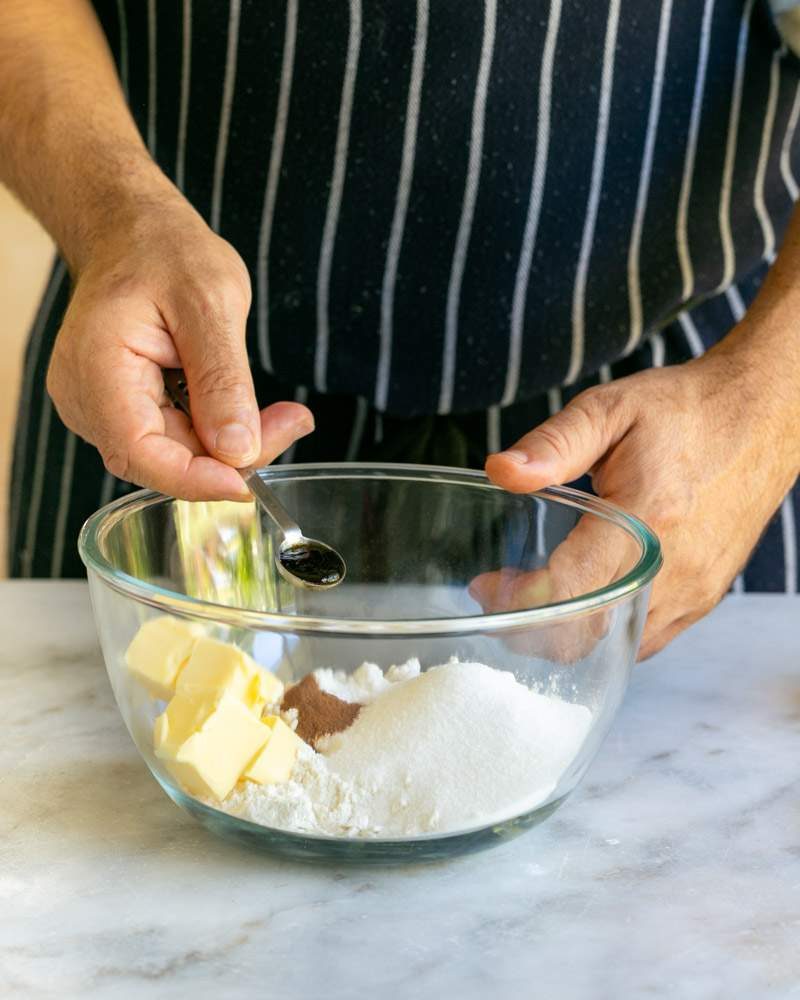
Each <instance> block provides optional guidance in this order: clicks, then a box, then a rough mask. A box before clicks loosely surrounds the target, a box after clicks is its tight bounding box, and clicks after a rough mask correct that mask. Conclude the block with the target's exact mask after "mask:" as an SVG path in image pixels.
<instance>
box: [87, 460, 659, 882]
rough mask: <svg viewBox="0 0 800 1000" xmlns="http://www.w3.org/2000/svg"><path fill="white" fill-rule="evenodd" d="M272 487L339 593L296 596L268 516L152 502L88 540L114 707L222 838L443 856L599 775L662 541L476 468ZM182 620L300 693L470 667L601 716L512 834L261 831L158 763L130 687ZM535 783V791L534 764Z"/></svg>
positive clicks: (569, 498) (347, 469)
mask: <svg viewBox="0 0 800 1000" xmlns="http://www.w3.org/2000/svg"><path fill="white" fill-rule="evenodd" d="M262 475H263V477H264V479H265V480H266V481H267V482H269V484H270V485H271V486H272V488H273V489H274V490H275V492H276V494H277V496H278V498H279V499H280V500H281V502H282V503H283V504H284V505H285V507H286V508H287V509H288V510H289V511H290V512H291V513H292V514H293V515H294V517H295V518H296V519H297V521H298V522H299V524H300V525H301V526H302V528H303V530H304V532H305V533H306V534H307V535H308V536H310V537H315V538H319V539H322V540H324V541H326V542H328V543H330V544H331V545H333V546H335V547H336V548H337V549H338V550H339V551H340V552H341V553H342V555H343V556H344V558H345V560H346V561H347V577H346V579H345V581H344V582H343V583H342V584H341V585H340V586H339V587H337V588H335V589H333V590H330V591H323V592H315V591H307V590H298V589H295V588H293V587H292V586H291V585H290V584H289V583H287V582H286V581H285V580H284V579H283V578H282V577H281V576H280V574H279V573H278V572H277V569H276V567H275V562H274V552H275V549H274V539H273V536H272V535H271V534H270V530H269V525H268V524H266V523H264V522H263V521H262V518H261V516H260V515H259V511H258V510H257V508H256V507H255V506H254V505H250V504H236V503H187V502H184V501H178V500H173V499H170V498H168V497H164V496H161V495H159V494H155V493H151V492H147V491H143V492H139V493H135V494H131V495H130V496H127V497H125V498H123V499H121V500H118V501H116V502H115V503H112V504H109V505H108V506H106V507H104V508H103V509H102V510H100V511H98V512H97V513H96V514H94V515H93V516H92V517H91V518H89V520H88V521H87V523H86V524H85V526H84V528H83V531H82V533H81V537H80V542H79V547H80V552H81V557H82V559H83V561H84V562H85V564H86V567H87V570H88V576H89V584H90V590H91V596H92V602H93V607H94V614H95V620H96V622H97V629H98V632H99V636H100V642H101V645H102V650H103V655H104V658H105V662H106V667H107V670H108V675H109V678H110V680H111V685H112V687H113V689H114V695H115V697H116V700H117V704H118V705H119V708H120V711H121V713H122V716H123V718H124V720H125V724H126V725H127V727H128V730H129V731H130V733H131V736H132V737H133V740H134V742H135V743H136V746H137V747H138V749H139V752H140V753H141V754H142V757H143V758H144V759H145V761H146V762H147V765H148V766H149V768H150V770H151V771H152V772H153V774H154V775H155V777H156V778H157V779H158V781H159V782H160V784H161V785H162V787H163V788H164V789H165V791H166V792H167V794H168V795H169V796H170V797H171V798H172V799H173V800H174V801H175V802H176V803H178V804H179V805H180V806H182V807H183V808H184V809H186V810H188V811H189V812H190V813H191V814H192V815H194V816H196V817H197V818H198V819H199V820H200V821H201V822H202V823H204V824H205V825H206V826H207V827H208V828H209V829H211V830H213V831H214V832H215V833H218V834H221V835H224V836H226V837H232V838H235V839H237V840H240V841H245V842H247V843H252V844H257V845H260V846H263V847H266V848H268V849H270V850H273V851H277V852H280V853H282V854H285V855H291V856H294V857H299V858H302V859H304V860H308V859H337V860H353V861H367V860H376V861H381V862H384V863H385V862H390V861H403V860H408V859H415V860H425V859H435V858H440V857H443V856H447V855H451V854H455V853H458V852H463V851H472V850H477V849H480V848H483V847H488V846H491V845H492V844H496V843H498V842H500V841H502V840H504V839H507V838H509V837H511V836H514V835H516V834H517V833H519V832H520V831H522V830H524V829H526V828H528V827H530V826H532V825H534V824H536V823H538V822H539V821H541V820H542V819H544V818H545V817H546V816H548V815H549V814H550V813H551V812H552V811H553V810H554V809H556V808H557V807H558V806H559V805H560V804H561V802H563V800H564V798H565V797H566V796H567V795H568V794H569V792H570V791H571V790H572V789H573V788H574V787H575V785H576V784H577V783H578V781H579V780H580V779H581V777H582V776H583V774H584V773H585V771H586V769H587V767H588V766H589V764H590V762H591V761H592V759H593V757H594V756H595V754H596V753H597V750H598V748H599V746H600V744H601V742H602V740H603V738H604V736H605V735H606V733H607V732H608V729H609V727H610V725H611V722H612V720H613V718H614V715H615V713H616V712H617V710H618V708H619V706H620V703H621V701H622V698H623V695H624V692H625V688H626V686H627V683H628V679H629V676H630V672H631V668H632V666H633V664H634V661H635V658H636V652H637V647H638V643H639V638H640V635H641V630H642V627H643V624H644V620H645V615H646V610H647V602H648V595H649V590H650V583H651V581H652V579H653V577H654V576H655V574H656V573H657V572H658V569H659V567H660V565H661V553H660V548H659V544H658V541H657V539H656V538H655V536H654V535H653V534H652V532H651V531H650V530H649V529H648V528H647V527H646V526H645V525H644V524H642V523H641V522H640V521H638V520H637V519H636V518H634V517H631V516H630V515H628V514H626V513H624V512H623V511H621V510H619V509H617V508H615V507H613V506H612V505H610V504H608V503H605V502H603V501H601V500H598V499H596V498H594V497H591V496H589V495H587V494H583V493H580V492H577V491H575V490H571V489H567V488H550V489H546V490H542V491H540V492H538V493H535V494H524V495H522V494H511V493H507V492H504V491H503V490H500V489H498V488H497V487H495V486H493V485H492V484H491V483H490V482H489V481H488V480H487V478H486V477H485V475H483V473H480V472H472V471H466V470H460V469H446V468H432V467H417V466H403V465H377V464H375V465H370V464H362V465H350V464H338V465H317V464H315V465H295V466H289V465H286V466H272V467H270V468H266V469H264V470H263V472H262ZM163 614H169V615H173V616H176V617H178V618H180V619H183V620H185V621H190V622H196V623H201V624H202V625H203V626H204V628H205V629H206V630H207V631H210V632H211V633H212V634H213V635H214V636H216V637H218V638H221V639H223V640H226V641H230V642H234V643H236V644H237V645H238V646H240V647H242V648H243V649H245V650H247V651H248V652H249V653H250V654H251V655H252V656H253V658H254V659H255V660H256V661H257V662H258V663H259V664H261V665H262V666H263V667H265V668H266V669H269V670H271V671H274V672H276V673H277V674H278V675H279V676H280V677H281V678H282V679H283V680H284V682H289V683H291V682H292V681H297V680H299V679H300V678H302V677H303V676H304V675H305V674H306V673H308V672H309V671H311V670H313V669H315V668H317V667H320V666H326V667H333V668H336V669H339V670H343V671H346V672H348V673H349V672H351V671H353V670H354V669H355V668H356V667H358V665H359V664H361V663H363V662H365V661H370V662H373V663H377V664H378V665H379V666H380V667H382V668H384V669H386V668H388V667H389V666H390V665H392V664H400V663H404V662H405V661H407V660H408V659H409V658H411V657H417V658H418V659H419V660H420V662H421V664H422V668H423V670H425V669H426V668H428V667H430V666H433V665H436V664H440V663H445V662H447V661H448V660H449V659H450V658H451V657H457V658H458V660H460V661H462V662H464V661H474V662H479V663H483V664H487V665H489V666H491V667H495V668H499V669H501V670H504V671H510V672H511V673H513V675H514V677H515V678H516V679H517V680H518V681H520V682H522V683H524V684H525V685H527V686H528V687H530V688H532V689H534V690H535V691H538V692H541V693H546V694H549V695H555V696H557V697H558V698H560V699H562V700H565V701H568V702H572V703H575V704H580V705H584V706H586V707H587V708H588V709H589V710H590V711H591V724H590V726H589V729H588V731H587V733H586V735H585V738H584V739H583V740H582V743H581V744H580V746H578V747H577V748H576V751H575V753H574V756H573V758H572V759H571V760H570V761H569V762H568V763H567V764H566V765H565V766H564V768H563V772H562V773H561V774H560V775H559V776H558V780H557V781H556V782H555V786H554V787H553V789H552V792H551V793H550V794H549V795H547V797H546V798H545V799H544V801H541V802H538V803H537V804H536V806H535V808H532V809H527V810H526V811H525V812H524V813H523V814H521V815H516V814H512V815H509V816H508V817H507V818H506V819H503V820H502V821H501V822H497V821H495V820H492V821H487V822H486V823H482V824H479V825H477V826H475V825H473V826H472V827H469V828H466V829H458V830H454V831H448V832H445V833H433V834H426V835H423V836H419V837H396V838H393V839H378V838H369V839H367V838H363V839H362V838H356V837H332V836H318V835H311V834H300V833H293V832H290V831H286V830H279V829H275V828H272V827H265V826H261V825H258V824H256V823H252V822H249V821H247V820H244V819H241V818H237V817H235V816H233V815H229V814H228V813H226V812H225V811H223V810H222V809H217V808H214V807H212V806H209V805H207V804H205V803H204V802H202V801H199V800H198V799H196V798H193V797H192V796H190V795H187V794H186V793H185V792H184V791H183V790H182V789H181V788H180V787H179V786H178V784H177V783H176V781H175V780H174V779H173V777H172V776H171V774H170V772H169V771H167V770H166V768H165V767H164V764H163V762H162V761H161V760H159V759H158V758H157V757H156V756H155V754H154V752H153V723H154V720H155V718H156V716H157V715H158V714H159V713H160V712H161V711H162V710H163V708H164V702H163V701H159V700H157V699H155V698H153V697H151V696H150V695H149V694H148V693H147V692H146V691H144V690H143V689H142V687H141V686H140V685H139V683H137V681H136V680H135V679H134V678H133V677H132V676H131V674H130V671H129V670H128V669H127V667H126V662H125V653H126V650H127V648H128V645H129V644H130V642H131V640H132V638H133V637H134V635H135V634H136V632H137V630H138V629H139V627H140V626H141V625H142V623H143V622H145V621H146V620H148V619H149V618H151V617H156V616H158V615H163ZM488 752H489V750H488V748H487V753H488ZM530 769H531V785H532V787H534V785H535V782H536V780H537V775H536V762H535V761H531V762H530Z"/></svg>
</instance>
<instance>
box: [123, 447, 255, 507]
mask: <svg viewBox="0 0 800 1000" xmlns="http://www.w3.org/2000/svg"><path fill="white" fill-rule="evenodd" d="M126 448H127V459H126V477H125V478H127V479H129V480H132V481H133V482H136V483H141V484H142V485H144V486H147V487H149V488H150V489H154V490H158V491H159V492H160V493H166V494H167V495H168V496H173V497H177V498H178V499H180V500H249V499H250V493H249V491H248V490H247V487H246V486H245V485H244V483H243V481H242V478H241V476H240V475H239V473H238V472H237V471H236V470H235V469H232V468H231V467H230V466H229V465H225V464H224V463H223V462H219V461H217V459H215V458H211V457H210V456H208V455H193V454H192V452H191V451H190V450H189V449H188V448H187V447H186V446H185V445H184V444H181V442H179V441H175V440H173V439H172V438H169V437H166V436H165V435H163V434H158V433H151V434H145V435H144V436H143V437H140V438H138V439H136V440H132V441H129V442H127V445H126Z"/></svg>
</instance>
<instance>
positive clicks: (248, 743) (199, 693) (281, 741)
mask: <svg viewBox="0 0 800 1000" xmlns="http://www.w3.org/2000/svg"><path fill="white" fill-rule="evenodd" d="M126 662H127V665H128V668H129V669H130V671H131V673H132V674H133V675H134V677H135V678H136V679H137V680H138V681H139V682H140V683H142V684H143V685H144V686H145V687H146V688H147V690H148V691H149V692H150V694H151V695H152V696H153V697H154V698H158V699H161V700H163V701H167V702H168V704H167V707H166V709H165V711H164V712H162V714H161V715H159V716H158V718H157V719H156V721H155V726H154V729H153V744H154V749H155V754H156V757H158V758H159V759H160V760H163V761H164V763H165V765H166V767H167V769H168V770H169V771H170V773H171V774H172V775H173V777H174V778H175V779H176V780H177V781H178V782H179V783H180V785H181V786H182V788H183V789H184V790H185V791H187V792H188V793H189V794H190V795H195V796H199V797H202V798H212V799H217V800H220V801H221V800H222V799H224V798H226V797H227V796H228V795H229V794H230V792H231V791H232V790H233V788H234V786H235V785H236V783H237V782H238V781H240V780H246V781H255V782H257V783H258V784H262V785H265V784H274V783H276V782H283V781H288V779H289V777H290V775H291V773H292V768H293V767H294V762H295V760H296V758H297V752H298V749H299V748H300V747H302V746H304V745H305V744H304V743H303V741H302V740H301V739H300V737H299V736H297V735H296V734H295V733H294V732H293V730H292V729H290V728H289V726H287V725H286V723H285V722H284V721H283V720H282V719H281V718H280V717H279V716H278V715H276V714H269V712H270V711H271V710H275V711H276V710H277V707H278V706H279V705H280V701H281V698H282V697H283V685H282V684H281V682H280V681H279V680H278V678H277V677H275V676H274V674H271V673H269V672H268V671H266V670H262V669H261V667H259V665H258V664H257V663H256V662H255V661H254V660H253V659H252V658H251V657H250V656H248V655H247V653H245V652H244V650H241V649H239V647H238V646H235V645H233V644H232V643H229V642H221V641H220V640H219V639H212V638H210V637H209V636H207V635H206V634H205V632H204V630H203V629H202V628H201V627H200V626H199V625H196V624H190V623H187V622H183V621H181V620H179V619H177V618H171V617H169V616H163V617H160V618H153V619H151V620H150V621H148V622H145V624H144V625H142V627H141V628H140V629H139V631H138V632H137V633H136V635H135V636H134V638H133V641H132V642H131V644H130V646H129V647H128V651H127V653H126ZM265 711H266V712H267V713H268V714H264V713H265Z"/></svg>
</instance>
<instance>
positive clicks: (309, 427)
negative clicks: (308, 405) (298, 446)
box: [294, 417, 316, 438]
mask: <svg viewBox="0 0 800 1000" xmlns="http://www.w3.org/2000/svg"><path fill="white" fill-rule="evenodd" d="M315 427H316V424H315V423H314V420H313V418H311V417H304V418H303V419H302V420H299V421H298V422H297V423H296V424H295V426H294V432H295V434H296V435H297V437H299V438H300V437H305V436H306V434H310V433H311V432H312V431H313V430H314V428H315Z"/></svg>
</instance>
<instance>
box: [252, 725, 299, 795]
mask: <svg viewBox="0 0 800 1000" xmlns="http://www.w3.org/2000/svg"><path fill="white" fill-rule="evenodd" d="M264 728H265V729H268V730H269V731H270V735H269V738H268V739H267V744H266V746H265V747H264V748H263V749H262V750H261V752H260V753H259V754H258V756H257V757H256V758H255V759H254V760H253V761H252V762H251V763H250V766H249V767H248V768H247V769H246V770H245V772H244V773H243V774H242V777H243V778H247V779H248V780H250V781H255V782H256V783H257V784H259V785H274V784H278V783H280V782H284V781H288V780H289V778H290V777H291V774H292V768H293V767H294V762H295V760H297V751H298V750H299V749H300V747H301V746H304V743H303V741H302V740H301V739H300V737H299V736H298V735H297V734H296V733H294V732H292V730H291V729H290V728H289V727H288V726H287V725H286V723H285V722H284V721H283V719H279V718H278V717H277V715H270V716H268V717H267V718H266V719H264Z"/></svg>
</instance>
